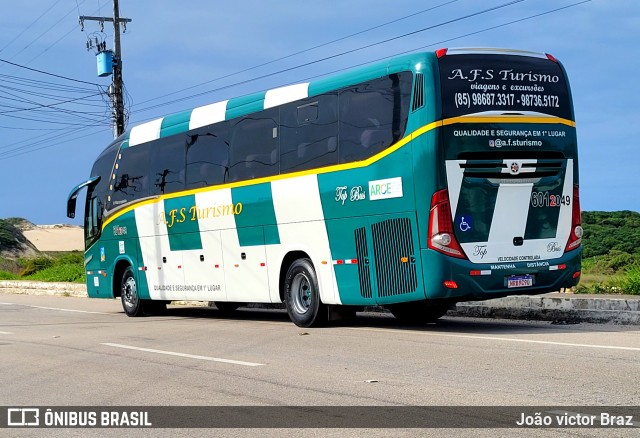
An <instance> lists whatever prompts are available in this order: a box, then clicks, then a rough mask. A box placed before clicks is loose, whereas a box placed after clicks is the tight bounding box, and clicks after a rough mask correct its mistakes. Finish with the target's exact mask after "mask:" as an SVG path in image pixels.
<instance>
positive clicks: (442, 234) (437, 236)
mask: <svg viewBox="0 0 640 438" xmlns="http://www.w3.org/2000/svg"><path fill="white" fill-rule="evenodd" d="M427 244H428V246H429V248H431V249H435V250H436V251H438V252H441V253H443V254H446V255H449V256H452V257H457V258H460V259H464V258H466V257H465V255H464V252H463V251H462V247H461V246H460V244H459V243H458V241H457V240H456V237H455V235H454V234H453V220H452V219H451V206H450V205H449V192H448V191H447V189H443V190H439V191H437V192H435V193H434V194H433V197H432V198H431V211H430V213H429V239H428V242H427Z"/></svg>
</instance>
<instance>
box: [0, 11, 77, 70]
mask: <svg viewBox="0 0 640 438" xmlns="http://www.w3.org/2000/svg"><path fill="white" fill-rule="evenodd" d="M85 1H86V0H82V3H84V2H85ZM82 3H80V4H82ZM71 13H73V8H71V10H69V12H67V13H66V14H64V15H63V16H62V18H60V19H59V20H58V21H56V22H55V23H54V24H52V25H51V27H49V28H48V29H47V30H45V31H44V32H42V33H41V34H40V35H38V36H37V37H36V38H34V39H33V40H32V41H31V42H29V43H28V44H27V45H26V46H24V47H23V48H22V49H20V50H19V51H18V52H17V53H14V54H13V56H12V57H11V58H9V59H15V57H16V56H18V55H19V54H21V53H22V52H24V51H25V50H26V49H28V48H29V47H31V45H33V43H35V42H36V41H38V40H39V39H40V38H42V37H43V36H44V35H46V34H47V33H49V31H51V29H53V28H54V27H56V26H57V25H58V24H59V23H60V22H61V21H62V20H64V19H65V18H67V16H68V15H70V14H71Z"/></svg>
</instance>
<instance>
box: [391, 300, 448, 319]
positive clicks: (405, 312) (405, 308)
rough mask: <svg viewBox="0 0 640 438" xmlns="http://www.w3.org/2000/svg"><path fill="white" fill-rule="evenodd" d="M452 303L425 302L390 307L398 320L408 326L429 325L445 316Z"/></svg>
mask: <svg viewBox="0 0 640 438" xmlns="http://www.w3.org/2000/svg"><path fill="white" fill-rule="evenodd" d="M450 307H451V303H437V304H431V303H429V304H427V302H425V301H420V302H417V303H416V302H412V303H402V304H395V305H392V306H388V308H389V310H390V311H391V313H393V316H395V317H396V319H397V320H399V321H401V322H403V323H407V324H427V323H430V322H435V321H436V320H437V319H438V318H440V317H442V316H444V314H445V313H447V310H449V308H450Z"/></svg>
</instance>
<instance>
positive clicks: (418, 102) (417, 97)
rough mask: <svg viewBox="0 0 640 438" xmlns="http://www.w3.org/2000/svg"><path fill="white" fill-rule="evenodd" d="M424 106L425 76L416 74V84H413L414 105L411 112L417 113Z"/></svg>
mask: <svg viewBox="0 0 640 438" xmlns="http://www.w3.org/2000/svg"><path fill="white" fill-rule="evenodd" d="M423 105H424V75H423V74H422V73H416V82H415V84H413V104H412V105H411V111H415V110H417V109H418V108H422V106H423Z"/></svg>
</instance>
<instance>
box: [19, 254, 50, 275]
mask: <svg viewBox="0 0 640 438" xmlns="http://www.w3.org/2000/svg"><path fill="white" fill-rule="evenodd" d="M53 265H54V261H53V259H51V258H49V257H36V258H34V259H24V265H23V267H22V270H21V271H20V276H21V277H26V276H29V275H32V274H35V273H36V272H39V271H42V270H44V269H47V268H50V267H51V266H53Z"/></svg>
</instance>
